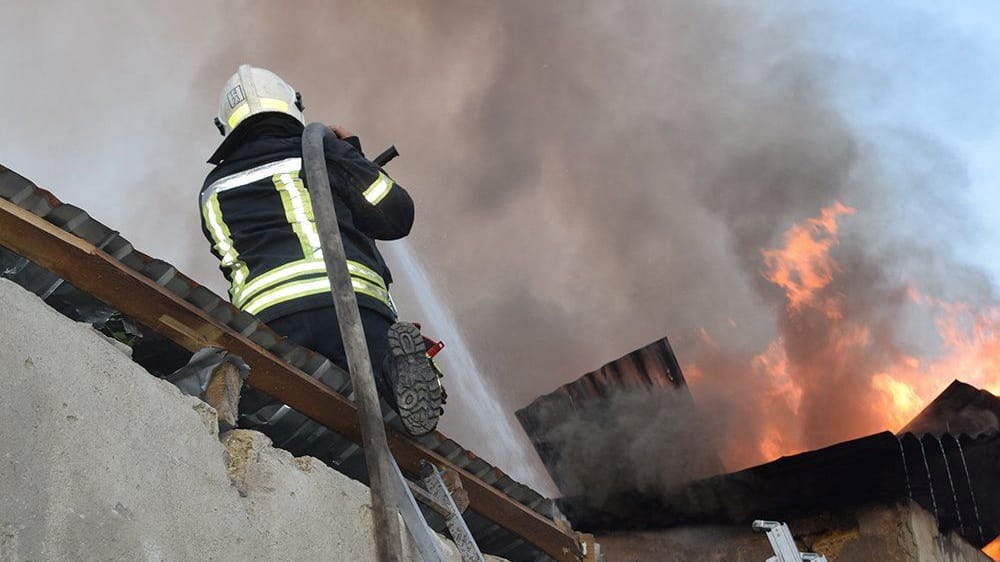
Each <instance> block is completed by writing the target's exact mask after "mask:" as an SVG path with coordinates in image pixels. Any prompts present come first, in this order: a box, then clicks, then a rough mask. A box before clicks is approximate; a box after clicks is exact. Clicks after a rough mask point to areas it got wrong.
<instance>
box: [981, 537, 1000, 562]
mask: <svg viewBox="0 0 1000 562" xmlns="http://www.w3.org/2000/svg"><path fill="white" fill-rule="evenodd" d="M983 553H984V554H986V556H989V557H990V558H992V559H993V560H996V561H997V562H1000V537H997V538H996V539H994V540H993V542H991V543H990V544H988V545H986V546H984V547H983Z"/></svg>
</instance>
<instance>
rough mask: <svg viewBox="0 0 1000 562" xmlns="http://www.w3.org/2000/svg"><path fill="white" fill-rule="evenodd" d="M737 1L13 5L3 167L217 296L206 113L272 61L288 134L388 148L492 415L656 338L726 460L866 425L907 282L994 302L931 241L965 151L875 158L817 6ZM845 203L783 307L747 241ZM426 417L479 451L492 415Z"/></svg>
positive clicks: (898, 327) (3, 38) (908, 345)
mask: <svg viewBox="0 0 1000 562" xmlns="http://www.w3.org/2000/svg"><path fill="white" fill-rule="evenodd" d="M753 4H754V3H750V2H740V1H723V0H718V1H702V0H673V1H646V2H622V3H613V2H586V3H580V2H533V1H528V0H512V1H506V2H487V1H485V0H483V1H461V2H459V1H434V2H430V1H426V2H423V1H421V2H417V1H413V2H388V3H373V2H364V3H361V2H347V1H343V2H298V3H293V4H288V3H283V4H280V5H279V4H271V3H253V4H251V3H236V2H232V3H225V4H212V5H210V6H206V5H204V4H203V3H192V2H188V3H185V2H179V3H170V4H169V6H168V5H166V4H164V5H163V6H160V7H147V6H146V5H145V4H143V5H142V7H141V8H140V7H138V5H135V6H133V5H132V4H128V3H114V2H108V3H105V4H104V5H103V8H104V9H102V10H94V9H93V8H82V7H77V6H76V5H74V4H69V3H67V4H65V5H62V6H60V7H59V8H58V9H51V8H46V7H35V4H30V3H22V4H19V5H18V6H17V7H16V8H11V9H8V10H5V17H4V21H3V22H2V23H0V30H2V31H3V33H2V34H0V48H2V49H3V52H5V53H7V54H8V56H7V58H6V59H5V60H4V61H3V62H2V63H0V68H2V69H3V72H4V75H5V76H6V77H8V80H6V82H7V83H9V84H18V85H19V86H20V88H19V89H15V88H4V89H3V90H4V91H3V92H2V93H0V96H3V99H4V107H6V108H8V113H7V119H5V133H6V134H5V135H3V138H2V139H0V149H2V151H0V158H2V159H3V162H4V163H6V164H8V165H10V166H11V167H12V168H13V169H15V170H17V171H19V172H21V173H23V174H25V175H27V176H28V177H30V178H32V179H35V180H36V181H38V182H39V183H40V184H43V185H46V186H48V187H50V188H51V189H52V190H53V191H54V192H55V193H56V194H57V195H58V196H59V197H61V198H62V199H64V200H66V201H68V202H72V203H76V204H78V205H80V206H82V207H84V208H86V209H88V210H89V211H91V212H92V213H93V214H94V215H96V216H97V217H98V218H99V219H101V220H104V221H105V222H107V223H108V224H110V225H111V226H112V227H114V228H117V229H120V230H121V231H122V232H123V233H124V234H125V235H126V237H128V238H129V239H131V240H132V241H133V243H134V244H135V245H136V246H137V247H139V248H142V249H144V250H146V251H148V252H149V253H151V254H153V255H157V256H162V257H164V258H165V259H167V260H169V261H171V262H172V263H174V264H176V265H178V266H179V267H180V268H181V269H183V270H185V271H187V272H189V273H190V274H192V275H193V276H194V277H195V278H196V279H199V280H201V281H202V282H205V283H207V284H209V285H210V286H212V287H214V288H216V289H218V290H220V291H222V290H224V285H223V283H222V281H221V275H220V274H219V273H218V272H217V271H216V270H215V264H214V263H213V261H212V258H211V256H210V255H209V253H208V245H207V243H205V242H204V240H202V239H201V233H200V232H199V228H198V215H197V206H196V201H195V194H196V193H197V191H198V187H199V186H200V183H201V180H202V178H203V177H204V174H205V173H207V171H208V167H207V166H206V165H204V164H202V162H203V161H204V159H205V158H206V157H207V156H208V155H209V154H210V153H211V151H212V149H213V148H214V143H216V142H217V141H218V140H219V137H218V136H213V134H215V133H214V128H213V126H212V124H211V118H212V116H213V114H214V111H215V100H216V96H217V94H218V88H220V87H221V85H222V83H223V82H224V81H225V79H226V78H227V77H228V76H229V74H230V73H232V72H233V71H234V70H235V68H236V66H237V65H238V64H240V63H243V62H250V63H252V64H255V65H258V66H263V67H267V68H270V69H272V70H274V71H276V72H277V73H278V74H280V75H281V76H283V77H284V78H285V79H286V80H288V81H289V82H291V83H292V84H294V85H295V86H296V87H297V88H298V89H299V90H301V91H302V93H303V97H304V101H305V104H306V115H307V118H308V119H309V120H322V121H325V122H329V123H339V124H342V125H344V126H346V127H347V128H349V129H352V130H354V131H356V132H358V134H359V135H360V136H361V138H362V141H363V143H364V146H365V148H366V151H367V152H368V153H369V154H376V153H377V152H378V151H380V150H381V149H382V148H383V147H385V146H387V145H388V144H390V143H394V144H395V145H396V146H397V147H398V148H399V150H400V152H401V153H402V157H401V158H400V159H399V160H398V161H396V162H393V163H392V164H391V165H390V167H389V171H390V173H391V174H392V175H393V176H394V177H395V178H396V179H397V180H398V181H399V182H400V183H401V184H402V185H404V186H406V187H407V188H408V189H409V190H410V192H411V194H412V195H413V197H414V199H415V201H416V204H417V223H416V226H415V229H414V232H413V234H412V240H413V244H414V246H415V248H416V249H417V250H418V253H419V254H420V256H421V258H422V259H423V260H424V262H425V263H426V265H427V266H428V269H429V270H430V272H431V276H432V277H433V280H434V282H435V283H436V284H437V285H438V289H439V292H440V293H441V294H442V295H443V296H445V297H446V299H447V300H448V302H449V304H450V306H451V308H452V312H453V313H454V314H455V316H456V318H457V322H458V325H459V326H461V327H462V328H463V329H464V331H465V334H466V340H467V341H468V342H470V344H471V345H472V347H473V351H474V353H475V355H476V357H477V358H478V360H479V363H480V365H481V366H482V367H483V369H484V371H485V372H486V373H487V374H488V376H489V377H490V379H491V381H492V383H493V385H494V386H495V387H496V388H497V390H498V391H499V393H500V394H501V395H502V397H503V400H504V401H505V402H506V404H507V406H508V410H510V411H512V410H513V409H514V408H515V407H519V406H522V405H523V404H525V403H527V402H529V401H530V400H531V399H533V398H534V397H535V396H537V395H539V394H541V393H545V392H549V391H551V390H552V389H553V388H554V387H556V386H558V385H560V384H563V383H565V382H568V381H570V380H572V379H574V378H576V377H577V376H579V375H580V374H581V373H584V372H587V371H590V370H592V369H594V368H596V367H597V366H599V365H601V364H603V363H604V362H606V361H607V360H608V359H610V358H613V357H618V356H620V355H622V354H624V353H627V352H628V351H630V350H632V349H635V348H637V347H639V346H641V345H644V344H646V343H648V342H650V341H653V340H655V339H657V338H659V337H662V336H664V335H668V336H669V337H670V338H671V340H672V342H673V344H674V348H675V349H676V350H677V353H678V355H679V357H680V360H681V361H682V362H683V363H684V364H685V365H686V366H688V368H689V371H690V373H689V374H690V375H691V376H690V377H689V378H690V379H691V386H692V393H693V394H694V397H695V400H696V401H697V402H698V403H699V404H700V405H701V406H702V407H703V409H704V408H709V409H711V410H713V411H725V412H727V417H726V419H725V420H723V421H724V423H725V424H726V431H727V432H728V440H727V444H726V445H725V446H724V449H725V452H726V457H725V459H726V461H727V462H728V463H729V465H730V468H738V467H739V466H740V465H746V464H750V463H753V462H758V461H761V460H765V457H766V456H767V455H768V454H781V453H784V452H788V451H789V450H794V449H796V448H801V447H815V446H820V445H825V444H829V443H831V442H834V441H836V440H840V439H845V438H849V437H854V436H857V435H860V434H863V433H866V432H872V431H877V430H879V429H882V427H880V426H881V424H883V423H884V421H885V420H883V419H881V418H880V417H879V416H878V413H877V411H875V410H874V409H873V408H872V407H871V404H872V402H871V400H870V397H871V396H873V393H875V394H876V395H879V396H881V395H882V394H880V393H879V387H878V386H877V385H876V383H875V382H873V381H874V380H875V379H874V377H875V375H877V374H879V373H887V372H888V371H889V370H890V368H891V367H892V366H893V365H896V364H898V362H899V361H900V359H901V358H904V357H917V358H921V357H925V356H933V355H934V353H936V352H937V351H938V349H939V348H940V347H941V346H942V345H944V344H942V343H941V338H940V336H939V335H938V330H937V328H936V326H935V324H934V321H933V317H932V316H928V315H926V314H924V315H921V314H920V313H919V311H916V309H915V307H916V304H915V303H914V302H913V299H911V298H909V295H910V294H911V293H910V292H909V288H911V287H913V286H915V285H918V289H919V290H920V291H921V292H922V293H924V294H927V295H929V298H935V299H943V300H947V301H959V300H960V301H965V302H970V303H973V306H980V305H981V306H992V305H994V304H995V298H994V295H993V288H992V287H991V285H990V283H989V281H988V280H987V278H986V277H985V276H983V275H982V274H980V273H979V272H977V271H976V270H974V269H972V268H969V267H965V266H962V265H961V264H959V263H957V262H956V261H955V260H954V259H952V258H950V257H949V256H950V255H951V253H950V247H951V244H953V243H954V242H955V241H956V237H958V238H957V239H958V240H960V239H961V236H963V235H968V229H967V228H964V227H963V226H962V222H961V219H960V213H959V209H958V208H957V207H956V206H955V204H954V203H953V201H954V198H952V197H949V196H948V194H949V193H951V192H953V191H954V190H956V189H961V187H962V185H963V181H964V178H963V177H962V174H961V165H960V163H956V162H955V161H954V159H953V158H952V157H951V156H949V155H948V152H947V150H945V149H944V148H943V147H941V146H937V145H936V144H935V142H934V141H933V139H928V138H925V137H923V136H922V135H920V134H917V133H914V132H905V131H904V132H899V133H898V134H897V135H896V136H895V137H894V138H893V145H892V146H891V147H890V148H884V147H876V146H873V145H872V143H871V142H870V141H869V140H868V139H867V138H866V137H865V135H863V134H861V133H860V132H859V131H858V130H857V129H856V127H855V126H853V125H852V124H851V123H850V122H849V121H848V120H847V119H846V118H845V117H844V116H843V115H842V114H841V113H840V111H839V110H838V109H837V107H836V105H835V104H834V102H833V90H834V88H835V86H837V84H835V83H832V80H833V78H832V77H834V76H836V75H837V73H836V72H834V71H835V70H836V69H837V65H838V64H839V63H838V62H837V60H836V58H834V57H830V56H828V54H824V53H821V52H817V51H816V49H815V47H814V45H815V41H814V39H815V38H814V37H812V36H811V34H812V33H814V31H815V29H814V27H813V25H812V23H811V22H812V20H811V19H810V16H809V15H808V14H806V13H801V14H800V13H794V12H788V13H778V12H774V11H771V10H769V9H766V8H762V7H761V6H759V5H753ZM758 4H759V3H758ZM82 19H85V20H86V21H88V24H87V25H86V26H80V25H79V21H80V20H82ZM25 45H30V46H31V47H30V50H31V51H32V52H33V57H32V59H31V60H30V61H29V60H28V58H27V55H20V53H24V52H25V47H24V46H25ZM19 56H23V57H25V58H18V57H19ZM859 74H860V73H859ZM855 76H857V74H856V75H855ZM12 108H16V109H17V113H13V112H12V111H11V109H12ZM886 159H896V160H898V161H900V162H920V166H919V169H917V168H916V167H907V166H902V168H903V169H905V170H906V172H905V173H900V172H898V170H895V171H893V172H892V173H890V172H889V171H887V170H886V169H885V168H884V167H883V165H882V163H883V162H884V161H885V160H886ZM894 161H895V160H894ZM836 204H840V205H843V206H845V207H850V208H851V209H854V210H855V212H854V214H851V215H839V216H838V217H837V218H836V220H837V222H838V224H839V225H840V226H841V228H840V230H839V232H837V236H836V238H837V240H836V243H831V244H830V245H829V247H828V251H829V253H830V257H831V260H832V263H834V264H835V267H834V268H833V269H832V270H831V278H830V280H829V281H828V282H827V283H826V284H825V285H823V286H822V287H821V288H819V289H817V292H816V294H815V295H814V296H815V297H817V298H819V299H821V300H820V301H819V302H835V303H836V305H837V306H838V310H839V314H840V316H839V317H838V318H832V317H831V316H830V315H829V314H828V312H829V311H828V310H827V309H826V308H824V307H822V306H815V305H813V304H809V305H803V306H802V307H800V308H797V309H792V308H789V303H788V297H787V292H786V291H785V290H783V289H782V287H781V286H779V285H778V284H776V283H774V282H773V281H771V280H769V279H768V277H767V276H765V275H764V273H765V272H766V271H768V262H767V258H766V256H767V255H768V254H766V253H764V252H765V251H768V250H771V251H776V250H779V249H781V248H783V247H785V245H786V242H787V240H786V232H789V229H791V228H793V227H794V225H796V224H799V223H801V222H802V221H805V220H807V219H809V218H810V217H819V216H821V212H822V210H823V209H828V208H830V207H831V206H833V205H836ZM928 209H933V212H932V211H929V210H928ZM931 215H933V220H930V218H931ZM796 271H799V273H801V271H800V270H796ZM796 275H797V274H796ZM395 276H396V278H397V284H396V287H397V294H398V295H399V296H400V297H401V299H400V300H401V301H402V303H403V310H404V313H405V312H406V311H407V310H414V309H415V308H414V307H413V306H412V304H411V305H410V306H407V303H413V302H415V299H419V297H420V295H414V294H411V293H408V292H407V288H406V276H405V273H403V272H401V271H396V272H395ZM916 281H919V284H917V283H916ZM824 299H825V300H824ZM830 299H832V300H830ZM426 329H427V330H428V331H429V332H430V333H431V334H433V329H434V327H433V326H426ZM852 330H853V332H852ZM855 332H857V335H858V337H859V338H860V337H861V335H860V334H861V332H864V334H863V336H864V342H865V343H864V344H863V345H861V344H858V345H854V346H848V347H846V348H845V347H843V343H842V342H843V336H844V335H845V334H850V333H855ZM445 353H447V351H446V352H445ZM780 368H783V369H785V371H782V372H783V373H785V375H783V376H775V373H777V372H779V370H778V369H780ZM449 376H452V377H460V376H462V373H451V374H449ZM954 376H962V373H955V374H954ZM949 380H950V379H949ZM993 380H994V381H996V379H993ZM942 388H943V386H942ZM994 391H996V390H995V389H994ZM932 392H933V389H921V393H932ZM789 396H791V397H792V398H788V397H789ZM929 397H930V396H920V398H922V399H927V398H929ZM451 399H452V400H458V401H461V400H462V397H461V396H454V395H453V396H452V398H451ZM470 409H471V410H473V411H474V410H475V408H474V407H473V408H466V410H470ZM582 422H583V423H592V422H591V421H588V420H582ZM444 429H445V431H447V432H449V433H450V434H453V435H454V436H455V437H456V439H458V440H459V441H460V442H463V443H466V444H467V445H468V446H470V447H471V448H473V449H475V450H484V448H485V447H486V446H485V445H480V444H481V443H488V441H489V432H490V422H489V420H470V419H452V418H449V417H448V415H447V414H446V416H445V419H444ZM775 432H777V434H775ZM673 443H675V442H672V441H670V440H668V439H661V440H656V439H650V440H648V442H647V445H648V447H649V448H650V450H656V449H657V447H662V448H664V449H663V450H668V449H669V448H670V447H671V446H673ZM768 443H770V444H771V445H768V446H766V447H765V446H762V444H768ZM656 454H659V453H656ZM486 456H487V458H489V455H488V454H487V455H486Z"/></svg>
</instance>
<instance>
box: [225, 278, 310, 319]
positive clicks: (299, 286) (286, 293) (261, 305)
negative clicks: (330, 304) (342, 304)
mask: <svg viewBox="0 0 1000 562" xmlns="http://www.w3.org/2000/svg"><path fill="white" fill-rule="evenodd" d="M329 292H330V281H329V280H328V279H327V278H326V277H320V278H319V279H310V280H307V281H298V282H294V283H288V284H287V285H282V286H281V287H278V288H277V289H272V290H270V291H267V292H265V293H262V294H260V295H259V296H257V297H256V298H254V299H253V300H251V301H250V302H248V303H247V305H246V306H244V307H243V310H245V311H247V312H249V313H250V314H257V313H258V312H260V311H262V310H264V309H265V308H269V307H272V306H274V305H276V304H281V303H283V302H288V301H290V300H295V299H300V298H302V297H308V296H310V295H318V294H320V293H329Z"/></svg>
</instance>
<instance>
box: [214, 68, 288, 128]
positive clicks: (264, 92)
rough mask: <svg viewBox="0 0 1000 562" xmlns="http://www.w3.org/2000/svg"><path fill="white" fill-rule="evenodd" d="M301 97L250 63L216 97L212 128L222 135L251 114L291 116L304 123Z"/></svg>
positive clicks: (228, 81) (285, 83)
mask: <svg viewBox="0 0 1000 562" xmlns="http://www.w3.org/2000/svg"><path fill="white" fill-rule="evenodd" d="M303 109H304V107H303V106H302V96H301V95H300V94H299V93H298V92H296V91H295V88H292V87H291V86H289V85H288V82H285V81H284V80H282V79H281V78H280V77H279V76H278V75H277V74H275V73H273V72H271V71H270V70H266V69H263V68H256V67H253V66H250V65H249V64H241V65H240V67H239V68H238V69H237V70H236V73H235V74H233V75H232V76H231V77H230V78H229V80H227V81H226V85H225V86H223V88H222V93H221V94H220V95H219V116H218V117H216V118H215V126H216V127H218V128H219V132H220V133H222V136H226V135H228V134H229V133H231V132H233V129H235V128H236V127H238V126H239V124H240V123H242V122H243V121H245V120H246V118H247V117H250V116H251V115H257V114H258V113H265V112H276V113H284V114H285V115H291V116H292V117H294V118H295V119H297V120H299V121H301V122H302V123H303V124H305V118H304V117H303V116H302V110H303Z"/></svg>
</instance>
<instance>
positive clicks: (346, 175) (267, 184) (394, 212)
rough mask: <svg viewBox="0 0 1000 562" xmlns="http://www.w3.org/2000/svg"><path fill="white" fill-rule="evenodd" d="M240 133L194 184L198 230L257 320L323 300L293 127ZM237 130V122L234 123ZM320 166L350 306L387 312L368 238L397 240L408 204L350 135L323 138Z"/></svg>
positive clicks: (381, 275)
mask: <svg viewBox="0 0 1000 562" xmlns="http://www.w3.org/2000/svg"><path fill="white" fill-rule="evenodd" d="M264 123H265V126H263V127H261V126H260V125H259V123H258V124H257V125H254V124H250V125H251V126H258V127H259V128H260V130H261V131H262V134H260V135H252V134H247V133H246V132H244V133H243V138H244V140H243V141H242V144H241V145H240V146H238V147H237V148H235V149H232V150H231V151H230V152H229V154H227V156H226V158H225V159H224V160H222V162H221V163H220V164H219V165H218V166H217V167H216V168H215V170H213V171H212V173H211V174H209V176H208V178H207V179H206V181H205V184H204V186H203V188H202V190H201V194H200V203H201V218H202V230H203V231H204V233H205V236H206V238H208V240H209V241H210V242H211V244H212V253H214V254H215V255H216V257H218V258H219V267H220V269H221V270H222V272H223V273H224V274H225V276H226V278H227V279H228V280H229V282H230V290H229V294H230V299H231V301H232V302H233V304H234V305H236V306H237V307H239V308H241V309H243V310H245V311H247V312H250V313H252V314H255V315H257V316H259V317H261V318H262V319H264V320H265V321H268V320H271V319H273V318H279V317H281V316H285V315H287V314H292V313H294V312H297V311H300V310H307V309H310V308H316V307H320V306H329V305H330V304H332V300H331V297H330V284H329V280H328V279H327V275H326V267H325V264H324V262H323V254H322V250H321V249H320V242H319V233H318V231H317V228H316V222H315V217H314V216H313V210H312V202H311V198H310V194H309V190H308V189H307V188H306V185H305V182H304V181H303V177H302V176H303V172H302V153H301V140H300V136H299V135H300V134H301V125H299V126H298V127H295V126H294V125H293V124H288V123H285V122H281V123H278V125H279V126H275V121H274V120H273V119H272V120H271V121H270V122H268V121H267V120H264ZM242 127H243V126H242V125H241V127H240V128H242ZM326 153H327V167H328V168H329V169H330V184H331V189H332V190H333V196H334V204H335V207H336V209H337V219H338V222H339V223H340V230H341V237H342V239H343V242H344V252H345V254H346V256H347V266H348V271H349V272H350V274H351V282H352V284H353V286H354V290H355V293H356V294H357V296H358V304H359V306H362V307H367V308H370V309H374V310H376V311H378V312H380V313H382V314H384V315H386V316H388V317H389V318H395V316H396V309H395V306H394V304H393V302H392V298H391V297H390V295H389V284H390V283H391V281H392V278H391V275H390V274H389V270H388V267H387V266H386V264H385V261H384V260H383V259H382V256H381V255H380V254H379V252H378V249H377V248H376V246H375V241H374V239H376V238H377V239H389V240H391V239H396V238H401V237H403V236H405V235H406V234H407V233H408V232H409V229H410V226H411V225H412V222H413V203H412V200H411V199H410V197H409V195H408V194H407V193H406V191H405V190H404V189H403V188H402V187H400V186H398V185H397V184H396V183H395V182H394V181H393V180H392V178H390V177H389V176H388V175H387V174H385V172H384V171H382V170H381V169H379V168H378V166H376V165H375V164H373V163H371V162H370V161H368V160H367V159H365V158H364V155H363V154H362V153H361V151H360V143H358V141H357V139H356V138H351V139H346V140H339V139H332V140H331V142H328V143H327V146H326Z"/></svg>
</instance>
